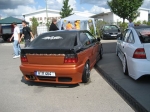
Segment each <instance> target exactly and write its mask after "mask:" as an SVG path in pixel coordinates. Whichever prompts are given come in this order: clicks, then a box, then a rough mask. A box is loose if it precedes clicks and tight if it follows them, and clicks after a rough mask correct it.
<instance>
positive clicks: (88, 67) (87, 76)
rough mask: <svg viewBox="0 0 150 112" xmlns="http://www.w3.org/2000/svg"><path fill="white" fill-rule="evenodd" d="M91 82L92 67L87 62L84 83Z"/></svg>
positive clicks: (83, 75) (83, 76)
mask: <svg viewBox="0 0 150 112" xmlns="http://www.w3.org/2000/svg"><path fill="white" fill-rule="evenodd" d="M89 80H90V65H89V63H88V62H86V64H85V66H84V70H83V74H82V82H83V83H87V82H88V81H89Z"/></svg>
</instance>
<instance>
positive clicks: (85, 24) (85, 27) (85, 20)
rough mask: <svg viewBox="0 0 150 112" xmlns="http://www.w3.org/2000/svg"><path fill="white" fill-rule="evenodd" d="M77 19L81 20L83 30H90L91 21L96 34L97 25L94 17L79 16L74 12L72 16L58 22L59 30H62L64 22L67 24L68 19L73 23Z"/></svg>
mask: <svg viewBox="0 0 150 112" xmlns="http://www.w3.org/2000/svg"><path fill="white" fill-rule="evenodd" d="M76 20H80V29H81V30H89V25H88V22H89V21H91V23H92V24H93V27H94V31H95V34H96V26H95V21H94V18H87V17H82V16H79V15H76V14H73V15H71V16H68V17H66V18H63V19H61V20H60V21H59V22H58V24H57V25H58V27H59V30H61V27H62V26H64V24H67V23H68V21H70V22H71V23H72V24H73V23H74V21H76Z"/></svg>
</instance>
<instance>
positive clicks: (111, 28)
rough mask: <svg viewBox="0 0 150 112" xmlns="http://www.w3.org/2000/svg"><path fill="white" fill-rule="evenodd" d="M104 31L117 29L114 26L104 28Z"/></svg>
mask: <svg viewBox="0 0 150 112" xmlns="http://www.w3.org/2000/svg"><path fill="white" fill-rule="evenodd" d="M104 30H118V27H117V26H115V25H108V26H104Z"/></svg>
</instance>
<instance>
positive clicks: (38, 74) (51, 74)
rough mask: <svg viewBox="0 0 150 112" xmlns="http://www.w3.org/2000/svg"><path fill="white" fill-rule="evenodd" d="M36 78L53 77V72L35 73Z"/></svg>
mask: <svg viewBox="0 0 150 112" xmlns="http://www.w3.org/2000/svg"><path fill="white" fill-rule="evenodd" d="M36 75H37V76H51V77H55V76H56V75H55V72H41V71H36Z"/></svg>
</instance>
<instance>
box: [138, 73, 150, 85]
mask: <svg viewBox="0 0 150 112" xmlns="http://www.w3.org/2000/svg"><path fill="white" fill-rule="evenodd" d="M137 82H138V83H143V84H144V83H145V84H150V75H145V76H142V77H141V78H139V79H138V80H137Z"/></svg>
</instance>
